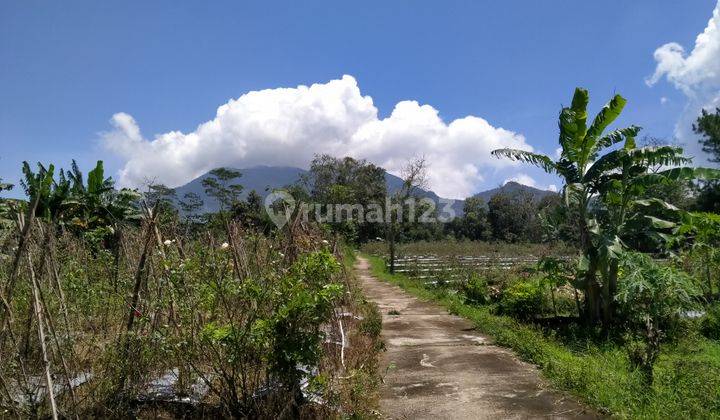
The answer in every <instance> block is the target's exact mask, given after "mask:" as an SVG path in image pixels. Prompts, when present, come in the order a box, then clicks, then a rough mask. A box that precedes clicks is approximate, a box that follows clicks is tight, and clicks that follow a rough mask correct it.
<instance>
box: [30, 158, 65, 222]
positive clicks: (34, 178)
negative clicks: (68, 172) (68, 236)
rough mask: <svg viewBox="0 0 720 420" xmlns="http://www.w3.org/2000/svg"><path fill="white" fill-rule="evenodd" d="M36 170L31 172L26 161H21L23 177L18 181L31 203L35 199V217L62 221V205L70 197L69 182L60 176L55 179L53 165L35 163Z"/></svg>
mask: <svg viewBox="0 0 720 420" xmlns="http://www.w3.org/2000/svg"><path fill="white" fill-rule="evenodd" d="M37 166H38V170H37V172H33V170H32V168H31V167H30V164H29V163H28V162H23V168H22V172H23V176H24V179H23V180H21V181H20V185H21V186H22V188H23V190H24V191H25V194H26V195H27V196H28V199H29V201H30V202H31V203H32V202H34V201H35V199H37V201H38V203H37V208H36V210H35V217H37V218H38V219H43V220H45V221H47V222H62V219H63V216H64V206H65V204H66V202H67V200H68V199H69V197H70V182H69V181H68V180H67V179H66V178H65V177H64V176H62V171H60V173H61V176H60V178H59V180H57V181H56V180H55V166H54V165H52V164H51V165H49V166H48V167H47V168H46V167H45V166H44V165H42V164H41V163H38V164H37Z"/></svg>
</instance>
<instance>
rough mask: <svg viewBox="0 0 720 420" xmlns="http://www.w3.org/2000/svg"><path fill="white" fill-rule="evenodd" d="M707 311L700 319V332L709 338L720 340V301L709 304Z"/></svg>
mask: <svg viewBox="0 0 720 420" xmlns="http://www.w3.org/2000/svg"><path fill="white" fill-rule="evenodd" d="M706 309H707V313H706V314H705V316H704V317H703V319H702V321H700V332H701V333H702V335H704V336H705V337H707V338H710V339H713V340H720V303H718V302H716V303H715V304H713V305H709V306H708V307H707V308H706Z"/></svg>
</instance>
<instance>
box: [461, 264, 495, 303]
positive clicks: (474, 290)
mask: <svg viewBox="0 0 720 420" xmlns="http://www.w3.org/2000/svg"><path fill="white" fill-rule="evenodd" d="M460 291H461V292H462V293H463V294H464V295H465V300H466V301H467V302H469V303H475V304H479V305H482V304H485V303H488V302H489V301H490V293H489V290H488V284H487V280H486V279H485V278H484V277H482V276H480V275H479V274H478V273H476V272H471V273H469V275H468V277H467V279H466V280H465V281H463V282H462V284H461V285H460Z"/></svg>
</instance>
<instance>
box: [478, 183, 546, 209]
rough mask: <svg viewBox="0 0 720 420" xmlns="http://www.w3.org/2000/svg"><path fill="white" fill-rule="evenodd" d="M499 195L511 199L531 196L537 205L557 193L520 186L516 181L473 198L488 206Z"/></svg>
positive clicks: (480, 193)
mask: <svg viewBox="0 0 720 420" xmlns="http://www.w3.org/2000/svg"><path fill="white" fill-rule="evenodd" d="M497 194H507V195H509V196H511V197H514V196H518V195H520V194H530V195H531V196H532V198H533V201H535V202H536V203H537V202H539V201H540V200H542V199H543V198H544V197H547V196H548V195H552V194H557V193H556V192H553V191H548V190H541V189H538V188H535V187H530V186H528V185H524V184H520V183H517V182H515V181H508V182H506V183H505V185H503V186H500V187H497V188H493V189H490V190H487V191H483V192H479V193H477V194H475V195H473V197H480V198H482V200H483V201H484V202H485V204H487V203H488V201H490V199H491V198H492V197H493V196H494V195H497Z"/></svg>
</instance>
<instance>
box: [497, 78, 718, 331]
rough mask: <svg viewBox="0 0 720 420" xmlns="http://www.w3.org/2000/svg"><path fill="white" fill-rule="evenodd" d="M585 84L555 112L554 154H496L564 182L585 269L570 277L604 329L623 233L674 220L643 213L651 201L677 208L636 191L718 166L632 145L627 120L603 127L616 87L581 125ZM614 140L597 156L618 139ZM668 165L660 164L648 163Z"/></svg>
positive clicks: (612, 110)
mask: <svg viewBox="0 0 720 420" xmlns="http://www.w3.org/2000/svg"><path fill="white" fill-rule="evenodd" d="M588 102H589V95H588V92H587V90H585V89H581V88H578V89H576V90H575V94H574V96H573V99H572V103H571V105H570V106H569V107H565V108H563V109H562V110H561V112H560V123H559V127H560V138H559V143H560V146H561V154H560V158H559V159H558V160H557V161H553V160H552V159H551V158H549V157H548V156H545V155H541V154H537V153H532V152H528V151H524V150H515V149H499V150H495V151H493V152H492V153H493V155H495V156H497V157H506V158H509V159H512V160H518V161H521V162H525V163H530V164H533V165H535V166H538V167H540V168H542V169H544V170H545V171H546V172H549V173H554V174H557V175H559V176H561V177H562V178H563V180H564V183H565V185H564V186H563V196H564V199H565V203H566V205H567V206H568V208H569V209H570V211H571V214H572V215H573V216H574V217H575V222H576V223H577V226H578V233H579V236H580V246H581V251H582V257H581V259H580V261H579V269H580V272H581V273H584V274H583V275H582V277H581V278H578V279H577V280H576V283H575V285H576V286H577V287H581V288H582V289H584V292H585V293H584V295H585V309H584V314H583V315H584V317H585V318H586V319H587V320H588V321H589V322H591V323H596V322H599V321H600V320H602V322H603V326H604V327H605V328H606V329H607V328H608V327H609V324H610V323H611V322H612V319H613V315H614V313H615V304H614V296H615V294H616V291H617V276H618V260H619V257H620V256H621V255H622V253H623V252H624V250H625V249H626V244H625V243H624V242H623V240H622V237H623V235H625V234H626V233H627V230H629V229H631V228H633V230H634V231H635V232H637V228H638V227H639V226H642V227H643V228H644V232H646V233H647V234H648V235H649V236H653V237H655V238H664V237H663V236H662V233H661V232H658V231H657V230H662V229H666V228H669V227H671V226H673V225H674V224H673V223H672V222H669V221H666V220H662V219H657V218H654V217H652V216H647V215H646V214H645V211H646V210H647V209H648V208H652V207H653V206H660V207H664V208H665V209H667V210H672V211H679V209H677V208H676V207H674V206H672V205H670V204H667V203H665V202H664V201H662V200H659V199H655V198H654V199H650V200H642V199H640V198H639V197H640V196H641V195H642V194H643V193H644V192H645V191H647V188H648V187H650V186H652V185H657V184H662V183H665V182H668V181H672V180H679V179H697V178H705V179H708V178H713V177H716V176H717V175H718V173H717V172H713V171H712V170H708V169H705V168H691V167H682V165H684V164H687V163H689V162H690V159H688V158H686V157H684V156H683V155H682V149H680V148H678V147H672V146H659V147H640V148H639V147H637V145H636V143H635V137H636V136H637V134H638V132H639V131H640V128H639V127H637V126H630V127H626V128H620V129H616V130H613V131H611V132H609V133H607V134H603V133H604V131H605V129H606V128H607V127H608V126H609V125H610V124H612V123H613V121H615V119H616V118H617V117H618V116H619V115H620V113H621V112H622V110H623V108H624V107H625V104H626V100H625V99H624V98H623V97H622V96H620V95H615V96H614V97H613V99H611V100H610V102H608V103H607V104H606V105H605V106H604V107H603V108H602V109H601V110H600V112H599V113H598V115H597V116H596V117H595V118H594V120H593V121H592V123H591V124H590V125H589V126H588V125H587V105H588ZM621 142H624V145H623V146H622V147H619V148H615V149H614V150H612V151H610V152H608V153H606V154H604V155H602V156H600V153H601V152H602V151H603V150H605V149H608V148H610V147H611V146H614V145H616V144H618V143H621ZM656 167H674V168H672V169H664V170H661V171H659V172H655V173H653V172H651V171H650V168H656Z"/></svg>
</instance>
